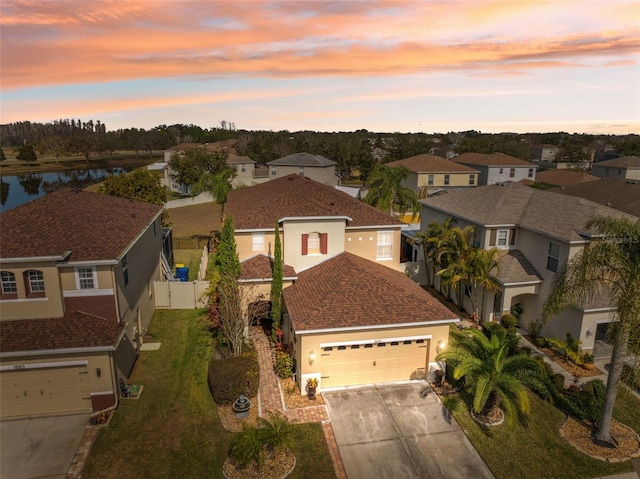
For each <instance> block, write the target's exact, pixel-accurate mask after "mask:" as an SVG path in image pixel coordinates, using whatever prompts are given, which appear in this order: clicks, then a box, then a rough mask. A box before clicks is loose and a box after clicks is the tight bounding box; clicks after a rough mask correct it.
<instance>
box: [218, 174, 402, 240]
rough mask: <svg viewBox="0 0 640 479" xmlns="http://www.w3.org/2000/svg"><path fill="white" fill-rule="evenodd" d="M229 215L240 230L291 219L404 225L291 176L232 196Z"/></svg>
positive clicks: (266, 227) (328, 188) (345, 196)
mask: <svg viewBox="0 0 640 479" xmlns="http://www.w3.org/2000/svg"><path fill="white" fill-rule="evenodd" d="M226 211H227V214H230V215H232V216H233V223H234V226H235V229H236V231H239V230H248V229H264V230H270V229H273V228H274V227H275V221H276V220H280V219H282V218H287V217H300V218H304V217H329V216H330V217H337V216H346V217H349V218H351V221H349V222H348V226H353V227H359V226H385V227H388V226H395V227H398V226H401V225H402V222H401V221H399V220H397V219H395V218H392V217H390V216H389V215H387V214H386V213H383V212H382V211H380V210H378V209H376V208H374V207H373V206H370V205H368V204H366V203H364V202H362V201H359V200H357V199H355V198H352V197H351V196H349V195H348V194H346V193H343V192H342V191H339V190H337V189H335V188H332V187H331V186H327V185H323V184H321V183H318V182H317V181H313V180H311V179H310V178H306V177H303V176H300V175H296V174H291V175H287V176H283V177H281V178H276V179H275V180H270V181H267V182H265V183H262V184H259V185H255V186H251V187H249V188H242V189H239V190H235V191H232V192H231V193H229V196H228V198H227V206H226Z"/></svg>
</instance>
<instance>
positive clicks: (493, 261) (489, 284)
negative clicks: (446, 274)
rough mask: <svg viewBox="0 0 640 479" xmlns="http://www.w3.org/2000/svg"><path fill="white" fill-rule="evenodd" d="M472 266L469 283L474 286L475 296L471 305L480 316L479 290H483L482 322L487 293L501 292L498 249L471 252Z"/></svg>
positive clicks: (477, 249)
mask: <svg viewBox="0 0 640 479" xmlns="http://www.w3.org/2000/svg"><path fill="white" fill-rule="evenodd" d="M470 256H471V261H470V263H471V265H470V267H469V282H470V283H471V285H472V286H473V295H472V296H471V303H472V305H473V312H474V313H475V314H476V315H477V314H478V290H480V289H482V301H481V307H480V314H479V316H478V317H479V318H480V321H482V319H483V316H484V300H485V297H486V294H487V291H491V292H493V293H495V292H497V291H499V290H500V283H498V280H497V279H496V278H495V275H496V274H497V273H498V258H497V256H498V249H497V248H491V249H480V248H474V249H473V250H471V255H470Z"/></svg>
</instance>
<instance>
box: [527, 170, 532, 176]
mask: <svg viewBox="0 0 640 479" xmlns="http://www.w3.org/2000/svg"><path fill="white" fill-rule="evenodd" d="M527 176H528V177H529V178H533V168H529V173H528V174H527Z"/></svg>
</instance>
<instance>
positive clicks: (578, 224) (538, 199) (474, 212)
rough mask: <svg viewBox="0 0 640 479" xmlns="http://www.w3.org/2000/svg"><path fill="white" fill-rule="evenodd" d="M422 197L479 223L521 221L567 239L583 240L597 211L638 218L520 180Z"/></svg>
mask: <svg viewBox="0 0 640 479" xmlns="http://www.w3.org/2000/svg"><path fill="white" fill-rule="evenodd" d="M599 183H600V182H599V181H598V182H595V183H588V185H592V184H595V185H597V184H599ZM419 201H420V202H421V203H422V204H424V205H427V206H430V207H433V208H435V209H437V210H440V211H443V212H445V213H448V214H451V215H453V216H457V217H460V218H465V219H467V220H469V221H471V222H473V223H476V224H480V225H485V226H490V225H494V226H496V225H519V226H521V227H524V228H529V229H532V230H534V231H540V232H541V233H544V234H547V235H550V236H552V237H556V238H560V239H563V240H565V241H575V240H581V239H582V237H581V236H580V235H579V234H578V232H583V231H584V224H585V223H586V222H587V220H589V218H591V217H592V216H593V215H595V214H598V215H602V216H613V217H626V218H629V219H631V220H632V221H636V220H637V218H636V217H634V216H631V215H627V214H624V213H621V212H619V211H616V210H614V209H611V208H607V207H606V206H601V205H599V204H597V203H594V202H592V201H588V200H584V199H582V198H575V197H571V196H567V195H560V194H558V193H554V192H551V191H541V190H537V189H534V188H530V187H528V186H524V185H521V184H519V183H505V184H504V185H489V186H481V187H478V188H473V189H468V190H467V189H464V190H462V189H460V190H454V191H449V192H448V193H447V194H444V195H440V196H434V197H430V198H426V199H423V200H419Z"/></svg>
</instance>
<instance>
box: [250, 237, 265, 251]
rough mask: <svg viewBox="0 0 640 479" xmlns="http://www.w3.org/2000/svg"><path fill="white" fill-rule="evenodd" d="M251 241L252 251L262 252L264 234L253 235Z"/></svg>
mask: <svg viewBox="0 0 640 479" xmlns="http://www.w3.org/2000/svg"><path fill="white" fill-rule="evenodd" d="M251 240H252V244H253V251H264V233H253V234H252V235H251Z"/></svg>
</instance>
